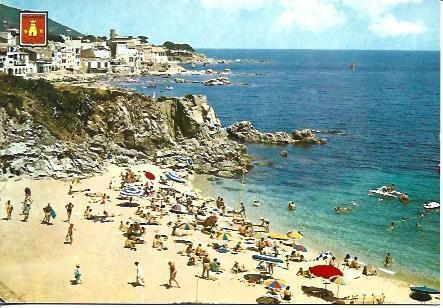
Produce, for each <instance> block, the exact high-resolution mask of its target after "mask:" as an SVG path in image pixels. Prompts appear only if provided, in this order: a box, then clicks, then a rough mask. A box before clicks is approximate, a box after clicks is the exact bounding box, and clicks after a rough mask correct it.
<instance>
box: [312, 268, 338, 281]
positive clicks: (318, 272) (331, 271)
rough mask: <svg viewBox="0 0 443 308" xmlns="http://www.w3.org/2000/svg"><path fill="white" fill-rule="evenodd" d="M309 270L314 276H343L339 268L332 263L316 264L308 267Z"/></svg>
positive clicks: (327, 277) (326, 277)
mask: <svg viewBox="0 0 443 308" xmlns="http://www.w3.org/2000/svg"><path fill="white" fill-rule="evenodd" d="M309 272H310V273H311V274H313V275H314V276H317V277H321V278H324V279H330V278H331V277H334V276H343V273H342V271H341V270H339V269H338V268H336V267H335V266H332V265H316V266H313V267H310V268H309Z"/></svg>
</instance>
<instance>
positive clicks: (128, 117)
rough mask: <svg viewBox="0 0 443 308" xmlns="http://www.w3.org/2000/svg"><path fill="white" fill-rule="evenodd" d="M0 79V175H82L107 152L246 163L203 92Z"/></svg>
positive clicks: (244, 166) (124, 160)
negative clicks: (165, 93)
mask: <svg viewBox="0 0 443 308" xmlns="http://www.w3.org/2000/svg"><path fill="white" fill-rule="evenodd" d="M1 78H12V77H0V90H3V93H6V94H2V93H1V92H2V91H0V146H1V148H0V149H1V150H0V170H1V171H0V177H1V176H3V177H4V176H6V177H9V176H13V175H22V174H28V175H30V176H33V177H40V176H52V177H59V178H60V177H70V176H73V175H75V176H86V175H89V174H93V173H96V172H101V171H102V170H103V168H104V166H105V163H106V161H107V159H108V158H110V157H112V161H113V162H115V163H117V164H121V165H130V164H132V163H134V161H135V160H150V161H155V162H157V163H159V164H163V165H164V166H167V167H169V168H173V169H187V170H188V171H190V172H199V173H207V174H214V175H219V176H226V177H234V176H238V175H241V174H244V173H246V172H247V170H248V169H249V168H250V167H251V159H250V157H249V156H248V155H247V154H246V147H245V146H244V145H242V144H239V143H237V142H235V141H233V140H230V139H229V138H228V134H227V132H226V129H224V128H222V127H221V124H220V121H219V119H218V118H217V116H216V114H215V112H214V109H213V108H212V107H211V106H210V105H209V104H208V102H207V100H206V97H204V96H194V95H187V96H186V97H180V98H166V97H161V98H158V99H153V98H150V97H147V96H144V95H140V94H137V93H132V92H128V91H125V90H99V89H96V88H85V87H80V86H69V85H63V86H58V87H57V88H53V87H52V86H50V85H48V84H46V83H43V84H42V81H23V80H20V81H14V83H11V82H8V83H5V84H2V83H1V82H2V80H1ZM11 85H12V86H11ZM21 86H22V87H26V89H22V88H19V87H21ZM2 87H3V88H2ZM27 88H35V89H38V88H44V92H43V93H42V94H40V92H39V91H37V90H35V91H27ZM52 98H55V99H52Z"/></svg>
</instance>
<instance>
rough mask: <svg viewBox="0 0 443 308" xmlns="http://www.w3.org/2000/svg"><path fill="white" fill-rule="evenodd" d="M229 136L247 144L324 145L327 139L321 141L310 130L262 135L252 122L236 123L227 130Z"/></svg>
mask: <svg viewBox="0 0 443 308" xmlns="http://www.w3.org/2000/svg"><path fill="white" fill-rule="evenodd" d="M226 131H227V133H228V136H229V137H230V138H231V139H233V140H236V141H240V142H245V143H265V144H300V145H311V144H324V143H326V140H325V139H319V138H317V137H316V136H315V134H314V133H313V132H312V131H311V130H310V129H306V128H305V129H302V130H294V131H293V132H292V133H291V135H290V134H288V133H287V132H274V133H262V132H260V131H258V130H257V129H256V128H254V126H253V125H252V123H251V122H249V121H242V122H236V123H234V124H232V125H231V126H229V127H227V129H226Z"/></svg>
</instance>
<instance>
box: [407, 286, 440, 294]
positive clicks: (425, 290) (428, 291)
mask: <svg viewBox="0 0 443 308" xmlns="http://www.w3.org/2000/svg"><path fill="white" fill-rule="evenodd" d="M409 289H411V291H414V292H420V293H425V294H440V291H439V290H436V289H432V288H428V287H426V286H424V287H409Z"/></svg>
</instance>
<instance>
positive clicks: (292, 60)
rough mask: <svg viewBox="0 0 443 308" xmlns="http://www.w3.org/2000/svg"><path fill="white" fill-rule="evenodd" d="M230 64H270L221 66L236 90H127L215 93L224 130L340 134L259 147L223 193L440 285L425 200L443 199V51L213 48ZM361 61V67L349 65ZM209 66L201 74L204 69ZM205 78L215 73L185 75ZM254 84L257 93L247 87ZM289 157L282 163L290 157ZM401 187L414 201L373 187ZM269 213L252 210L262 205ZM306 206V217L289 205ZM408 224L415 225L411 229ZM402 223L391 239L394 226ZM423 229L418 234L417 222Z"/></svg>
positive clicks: (337, 249) (280, 223)
mask: <svg viewBox="0 0 443 308" xmlns="http://www.w3.org/2000/svg"><path fill="white" fill-rule="evenodd" d="M202 52H204V53H206V54H208V55H209V56H214V57H217V58H225V59H237V58H239V59H252V60H258V61H261V60H262V61H265V62H264V63H235V64H232V65H227V64H217V65H213V66H209V68H212V69H215V70H222V69H224V68H230V69H231V70H232V74H231V75H229V78H230V79H231V81H233V84H232V85H230V86H224V87H204V86H203V85H201V84H172V86H173V87H174V90H172V91H165V92H160V91H161V90H162V89H163V88H164V87H166V86H167V85H170V84H169V82H171V81H169V80H168V79H157V80H158V84H159V86H158V87H157V88H156V89H149V88H143V83H144V82H145V81H147V79H150V78H147V77H142V78H141V81H142V83H141V84H125V83H119V84H120V85H122V86H128V87H134V88H135V89H136V90H138V91H140V92H143V93H146V94H148V95H152V92H153V91H156V95H157V96H160V95H163V94H164V95H168V96H169V95H184V94H187V93H203V94H205V95H207V96H208V99H209V102H210V103H211V104H212V105H213V106H214V108H215V111H216V113H217V115H218V116H219V117H220V119H221V121H222V123H223V125H229V124H230V123H233V122H235V121H239V120H251V121H253V123H254V124H255V126H256V127H257V128H259V129H260V130H263V131H266V130H269V131H277V130H286V131H291V130H292V129H294V128H304V127H308V128H313V129H320V130H325V129H339V130H341V131H343V132H344V133H345V134H343V135H330V134H324V135H321V137H323V138H326V139H327V141H328V142H327V144H326V145H320V146H313V147H307V148H305V147H297V146H266V145H248V152H249V153H250V154H251V155H252V156H253V158H254V160H255V161H256V162H258V165H257V166H255V167H254V168H253V169H252V170H251V172H250V173H249V174H248V175H247V176H246V177H245V180H244V184H241V183H240V181H239V180H226V179H217V180H216V181H215V182H211V183H212V192H213V193H214V194H216V195H221V196H223V197H224V198H225V199H226V200H227V201H228V205H230V206H232V207H237V206H238V204H239V202H241V201H242V202H245V204H247V205H248V207H247V214H248V216H250V217H251V218H253V219H257V218H258V217H260V216H266V217H268V218H269V219H270V221H271V229H274V230H277V231H281V232H285V231H288V230H292V229H301V230H303V231H304V233H305V235H306V236H305V238H304V239H303V240H302V241H303V242H304V243H305V244H307V245H310V246H311V247H321V248H325V249H326V248H327V249H330V250H331V251H333V252H334V253H335V254H337V255H338V256H339V257H342V256H343V255H344V254H345V253H350V254H351V255H357V256H359V258H360V259H362V260H363V261H366V262H370V263H373V264H376V265H378V266H381V265H382V263H383V260H384V255H385V254H386V252H390V253H391V254H392V255H393V256H394V262H395V264H394V267H393V270H394V271H397V272H398V275H396V276H395V277H398V278H400V279H407V280H409V281H411V282H413V283H426V284H428V285H434V286H438V285H439V275H440V273H439V268H440V261H439V260H440V253H439V251H440V244H439V243H440V220H439V216H440V215H439V211H435V212H432V213H430V214H428V215H426V217H424V218H419V215H420V213H421V211H422V206H423V203H425V202H429V201H439V199H440V198H439V195H440V189H439V187H440V180H439V177H440V174H439V163H440V160H439V157H440V156H439V155H440V145H439V127H440V123H439V119H440V114H439V112H440V109H439V99H440V91H439V79H440V74H439V70H440V63H439V53H438V52H409V51H408V52H400V51H314V50H311V51H309V50H304V51H302V50H203V51H202ZM350 63H356V64H357V69H356V70H355V71H352V70H350V69H349V64H350ZM199 68H200V67H197V69H199ZM184 78H187V79H191V80H204V79H207V78H209V77H207V76H189V77H184ZM245 82H247V83H248V84H247V85H245V84H244V83H245ZM283 148H284V149H285V150H286V151H288V154H289V155H288V157H287V158H281V157H280V155H279V152H280V151H281V150H282V149H283ZM386 183H395V184H396V186H397V188H398V190H399V191H402V192H407V193H408V195H409V196H410V198H411V200H410V202H409V204H408V205H403V204H402V203H400V202H399V201H397V200H385V201H379V200H378V198H377V197H369V196H368V195H367V192H368V189H372V188H375V187H379V186H381V185H383V184H386ZM255 199H259V200H261V204H262V205H261V207H260V208H258V209H257V208H252V207H251V206H250V204H251V203H252V201H253V200H255ZM289 200H295V202H296V203H297V205H298V208H297V211H296V212H288V211H287V209H286V206H287V202H288V201H289ZM351 200H354V201H356V202H357V203H358V206H356V207H355V208H354V210H353V211H352V212H350V213H343V214H336V213H335V212H334V210H333V208H334V207H335V206H337V205H338V204H340V203H346V202H350V201H351ZM401 217H406V218H407V220H406V222H402V221H401ZM391 222H395V224H396V225H397V227H396V228H395V229H394V230H393V231H391V230H389V229H388V226H389V224H390V223H391ZM417 222H418V223H419V224H420V225H422V227H421V228H417V227H416V226H415V224H416V223H417Z"/></svg>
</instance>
